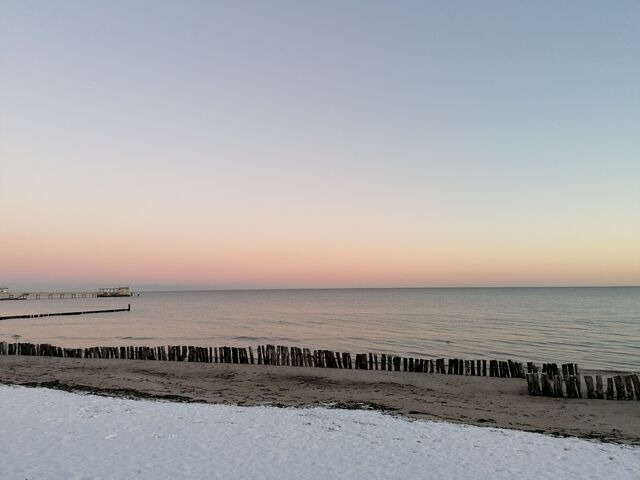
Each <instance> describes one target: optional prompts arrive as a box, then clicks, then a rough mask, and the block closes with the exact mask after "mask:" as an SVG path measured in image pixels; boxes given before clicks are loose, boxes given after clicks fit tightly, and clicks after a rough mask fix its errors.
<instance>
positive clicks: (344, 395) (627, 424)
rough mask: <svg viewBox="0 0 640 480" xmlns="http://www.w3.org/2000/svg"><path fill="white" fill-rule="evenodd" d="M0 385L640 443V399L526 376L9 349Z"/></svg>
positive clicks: (1, 360) (2, 361)
mask: <svg viewBox="0 0 640 480" xmlns="http://www.w3.org/2000/svg"><path fill="white" fill-rule="evenodd" d="M0 383H7V384H18V385H27V386H45V387H50V388H57V389H62V390H67V391H78V392H90V393H95V394H102V395H113V396H125V397H131V398H149V399H158V400H169V401H182V402H205V403H226V404H235V405H246V406H250V405H275V406H295V407H301V406H311V405H325V406H328V405H332V406H334V407H338V408H374V409H377V410H382V411H386V412H391V413H394V414H398V415H403V416H406V417H411V418H416V419H429V420H445V421H448V422H456V423H466V424H471V425H481V426H492V427H501V428H511V429H518V430H525V431H530V432H539V433H546V434H550V435H560V436H576V437H583V438H595V439H600V440H603V441H613V442H620V443H627V444H634V445H640V401H612V400H609V401H605V400H587V399H572V400H568V399H557V398H545V397H532V396H530V395H528V394H527V384H526V382H525V381H524V380H522V379H509V378H490V377H465V376H454V375H439V374H417V373H406V372H382V371H362V370H334V369H321V368H299V367H269V366H262V365H229V364H201V363H182V362H181V363H177V362H152V361H130V360H104V359H73V358H55V357H44V358H43V357H27V356H0Z"/></svg>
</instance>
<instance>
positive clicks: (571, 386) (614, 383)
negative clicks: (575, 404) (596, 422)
mask: <svg viewBox="0 0 640 480" xmlns="http://www.w3.org/2000/svg"><path fill="white" fill-rule="evenodd" d="M569 365H571V364H569ZM564 367H565V365H563V374H562V375H559V374H558V373H551V372H549V373H547V372H545V373H538V372H533V373H527V376H526V378H527V388H528V389H529V394H530V395H541V396H544V397H564V398H592V399H593V398H595V399H601V400H604V399H605V398H606V399H607V400H613V399H616V400H634V399H635V400H640V379H639V378H638V375H637V374H635V373H632V374H629V375H614V376H612V377H603V376H602V375H595V376H593V375H582V376H581V375H580V374H578V372H577V368H576V370H575V373H569V372H568V371H565V369H564ZM594 377H595V382H594ZM581 378H583V379H584V384H585V387H586V391H585V389H583V388H582V380H581ZM605 379H606V382H607V391H606V396H605V391H604V380H605ZM585 394H586V396H585Z"/></svg>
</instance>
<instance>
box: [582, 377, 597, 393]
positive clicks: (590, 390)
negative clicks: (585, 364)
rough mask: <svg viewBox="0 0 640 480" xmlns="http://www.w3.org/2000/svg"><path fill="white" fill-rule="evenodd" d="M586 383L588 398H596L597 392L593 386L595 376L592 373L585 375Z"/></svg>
mask: <svg viewBox="0 0 640 480" xmlns="http://www.w3.org/2000/svg"><path fill="white" fill-rule="evenodd" d="M584 383H585V385H586V386H587V398H596V392H595V389H594V388H593V377H592V376H591V375H585V377H584Z"/></svg>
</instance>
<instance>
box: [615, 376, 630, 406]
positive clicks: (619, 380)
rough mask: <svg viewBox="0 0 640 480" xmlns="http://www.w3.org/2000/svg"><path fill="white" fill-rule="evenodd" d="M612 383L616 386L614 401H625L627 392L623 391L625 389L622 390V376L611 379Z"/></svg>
mask: <svg viewBox="0 0 640 480" xmlns="http://www.w3.org/2000/svg"><path fill="white" fill-rule="evenodd" d="M613 382H614V384H615V386H616V399H618V400H625V399H626V398H627V392H626V391H625V388H624V382H623V380H622V376H621V375H616V376H615V377H613Z"/></svg>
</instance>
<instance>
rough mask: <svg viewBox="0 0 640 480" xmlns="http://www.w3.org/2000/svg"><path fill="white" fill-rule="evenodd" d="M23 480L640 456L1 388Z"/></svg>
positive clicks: (354, 471) (247, 410) (372, 473)
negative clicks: (25, 479) (27, 479)
mask: <svg viewBox="0 0 640 480" xmlns="http://www.w3.org/2000/svg"><path fill="white" fill-rule="evenodd" d="M0 425H1V426H2V432H3V435H2V436H1V437H0V473H1V477H2V478H3V479H4V478H6V479H14V478H15V479H23V478H33V479H35V478H44V479H58V478H61V479H62V478H77V479H84V478H95V479H101V478H141V479H146V478H149V479H154V480H159V479H177V478H196V477H197V478H207V479H208V478H220V479H222V478H224V479H229V478H234V479H244V478H251V479H261V478H295V479H319V478H323V479H326V478H332V479H342V478H345V479H346V478H349V479H359V478H367V479H390V478H403V479H418V478H419V479H431V478H433V479H445V480H446V479H469V478H474V479H484V478H486V479H492V480H497V479H513V478H518V479H519V480H529V479H530V480H542V479H547V478H548V479H558V478H581V479H590V478H593V479H596V478H615V479H618V480H625V479H634V480H637V479H638V478H640V448H637V447H629V446H621V445H615V444H603V443H598V442H591V441H586V440H581V439H575V438H552V437H548V436H545V435H540V434H535V433H526V432H517V431H511V430H502V429H497V428H482V427H474V426H465V425H457V424H449V423H443V422H428V421H411V420H406V419H402V418H397V417H393V416H390V415H384V414H381V413H379V412H374V411H358V410H334V409H326V408H310V409H294V408H273V407H237V406H229V405H202V404H183V403H165V402H152V401H137V400H127V399H122V398H108V397H99V396H93V395H77V394H72V393H66V392H61V391H56V390H47V389H40V388H23V387H10V386H0Z"/></svg>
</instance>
